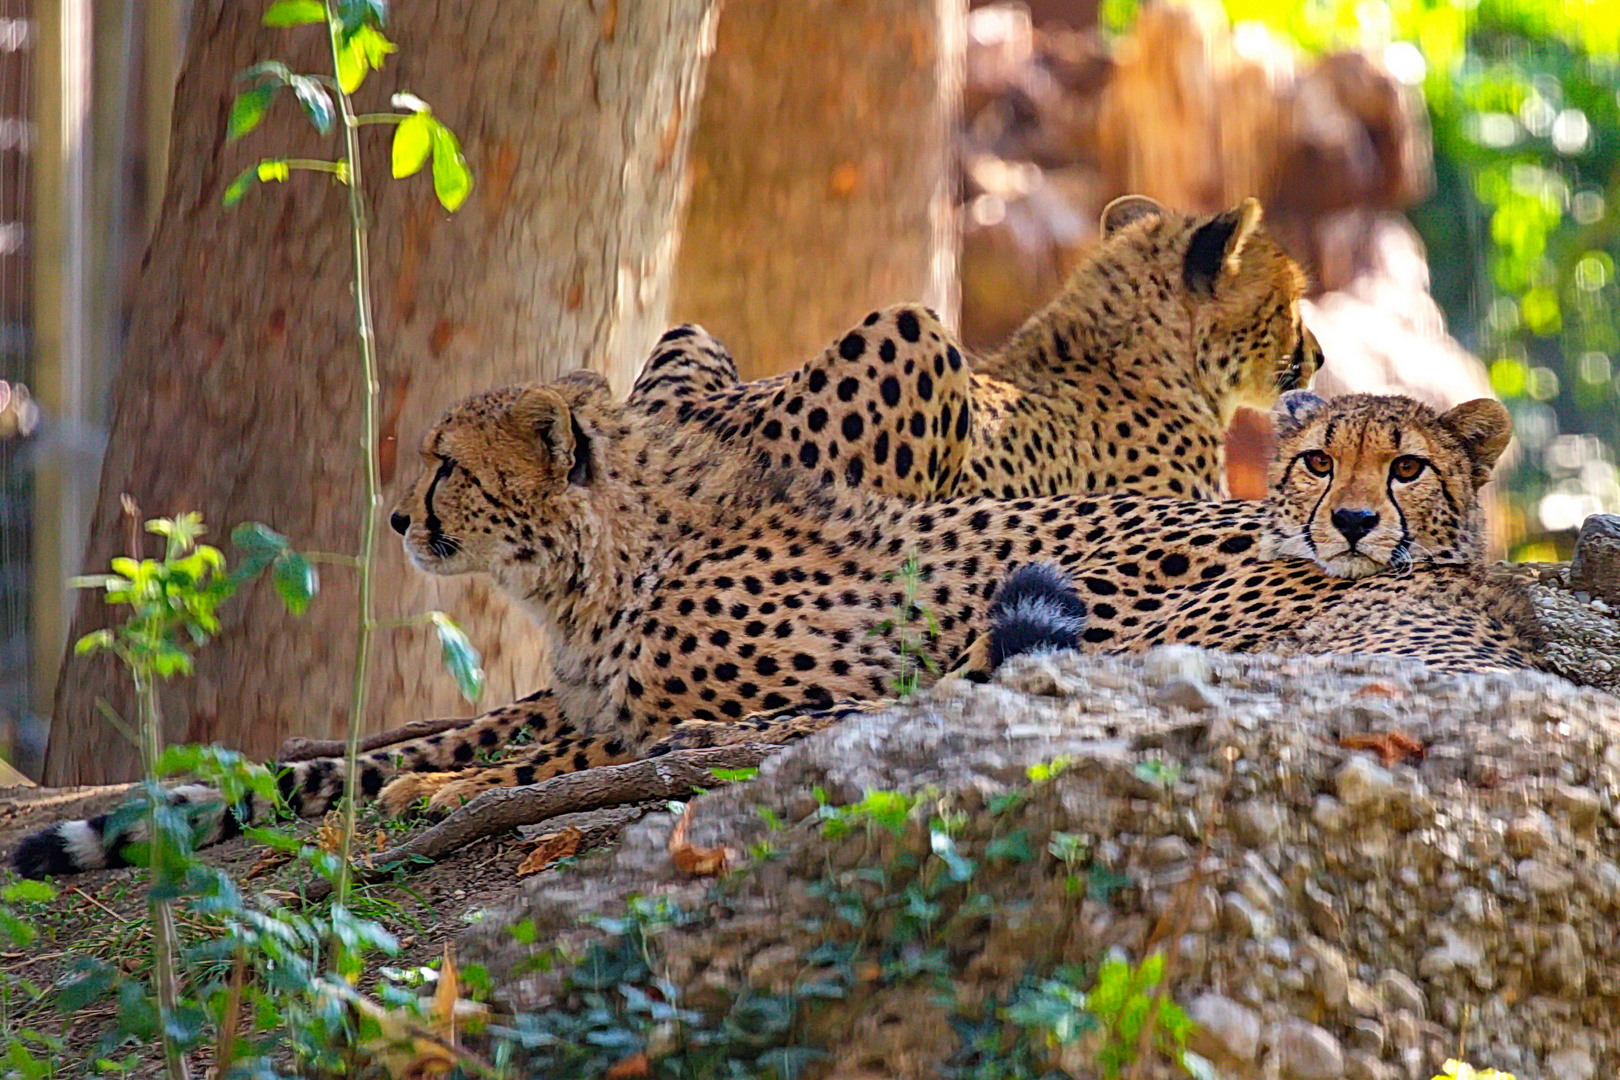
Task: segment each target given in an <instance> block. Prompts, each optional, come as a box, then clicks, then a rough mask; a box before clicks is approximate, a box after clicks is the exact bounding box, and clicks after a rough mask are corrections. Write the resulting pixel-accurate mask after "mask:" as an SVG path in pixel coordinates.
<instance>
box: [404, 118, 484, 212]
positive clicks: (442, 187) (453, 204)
mask: <svg viewBox="0 0 1620 1080" xmlns="http://www.w3.org/2000/svg"><path fill="white" fill-rule="evenodd" d="M431 123H432V125H433V128H432V131H433V193H434V194H435V195H437V196H438V197H439V203H440V205H442V206H443V207H444V208H445V209H446V210H448V211H450V212H451V213H452V214H453V213H455V212H456V211H457V210H459V209H461V204H462V203H464V202H466V201H467V196H468V195H470V194H472V186H473V179H472V173H471V171H469V170H468V168H467V159H466V158H465V157H463V156H462V154H461V143H460V142H459V141H458V140H457V139H456V135H455V132H453V131H451V130H450V129H449V128H447V127H445V126H444V125H443V124H441V123H440V122H439V121H438V120H437V119H432V120H431ZM401 126H403V125H401Z"/></svg>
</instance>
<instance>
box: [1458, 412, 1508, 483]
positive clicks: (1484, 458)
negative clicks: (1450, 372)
mask: <svg viewBox="0 0 1620 1080" xmlns="http://www.w3.org/2000/svg"><path fill="white" fill-rule="evenodd" d="M1440 425H1441V426H1442V427H1444V428H1446V429H1447V430H1448V431H1450V432H1451V433H1452V434H1453V435H1456V436H1457V438H1459V439H1461V440H1462V442H1463V445H1464V446H1466V447H1467V448H1468V456H1469V457H1470V458H1472V459H1473V462H1474V486H1475V487H1482V486H1484V484H1485V483H1486V482H1487V481H1488V480H1490V478H1491V467H1492V466H1493V465H1495V464H1496V459H1497V458H1499V457H1501V456H1502V451H1503V450H1506V449H1507V444H1508V440H1510V439H1512V438H1513V417H1511V416H1509V415H1508V411H1507V409H1506V407H1504V406H1503V404H1502V403H1501V402H1500V401H1497V400H1495V399H1493V398H1475V399H1474V400H1473V401H1465V402H1463V403H1462V404H1461V405H1458V406H1457V407H1456V408H1454V409H1452V410H1451V411H1449V412H1444V413H1441V414H1440Z"/></svg>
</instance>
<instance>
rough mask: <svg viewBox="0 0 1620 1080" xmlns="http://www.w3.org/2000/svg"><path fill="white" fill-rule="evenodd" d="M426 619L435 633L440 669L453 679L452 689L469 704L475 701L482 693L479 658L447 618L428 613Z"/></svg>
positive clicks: (481, 659) (457, 627)
mask: <svg viewBox="0 0 1620 1080" xmlns="http://www.w3.org/2000/svg"><path fill="white" fill-rule="evenodd" d="M428 619H429V621H431V622H432V623H433V629H434V630H435V631H437V632H438V635H439V645H440V647H441V648H442V649H443V650H444V666H445V667H447V668H449V669H450V674H451V675H452V676H454V677H455V680H456V688H457V689H459V690H460V691H461V696H462V697H464V698H466V699H467V700H468V701H469V702H476V701H477V700H478V699H479V697H480V696H481V695H482V694H483V692H484V669H483V668H482V667H481V666H480V665H481V664H482V662H483V658H482V657H480V656H479V655H478V650H477V649H475V648H473V645H472V642H471V641H468V640H467V635H466V634H464V633H462V632H461V627H459V626H457V625H456V624H455V622H454V621H452V620H451V618H450V616H448V615H446V614H445V613H444V612H442V611H430V612H428Z"/></svg>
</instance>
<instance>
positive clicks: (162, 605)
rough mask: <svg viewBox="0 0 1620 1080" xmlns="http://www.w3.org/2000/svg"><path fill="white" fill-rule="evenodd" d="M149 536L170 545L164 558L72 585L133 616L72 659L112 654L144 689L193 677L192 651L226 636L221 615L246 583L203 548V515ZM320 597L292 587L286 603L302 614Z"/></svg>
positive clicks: (116, 564) (159, 527)
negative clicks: (150, 683)
mask: <svg viewBox="0 0 1620 1080" xmlns="http://www.w3.org/2000/svg"><path fill="white" fill-rule="evenodd" d="M257 528H260V529H262V528H263V526H257ZM146 531H147V532H149V533H154V534H156V535H158V536H161V537H163V538H164V554H163V558H161V559H135V558H130V557H127V556H121V557H118V558H115V559H113V560H112V563H111V568H112V573H110V574H92V575H89V576H86V577H77V578H74V579H73V580H72V584H73V585H74V586H76V587H78V588H93V589H101V590H103V592H105V593H106V596H105V599H106V602H107V603H108V604H114V605H123V606H127V607H128V608H129V614H128V616H127V617H126V618H125V620H124V622H122V623H121V624H119V625H118V626H116V627H114V628H112V629H108V630H96V631H93V632H92V633H89V634H86V635H84V636H83V637H81V638H80V639H79V640H78V641H77V642H76V643H75V644H74V646H73V651H74V652H75V653H77V654H78V655H80V656H84V655H87V654H89V653H95V652H101V651H109V652H112V653H113V654H114V655H115V656H117V657H118V658H119V659H120V660H122V661H123V662H124V663H125V664H126V665H127V666H128V667H129V668H130V670H131V671H132V672H133V673H135V675H136V678H137V681H140V680H144V679H152V678H159V679H168V678H172V677H173V676H175V675H189V674H191V670H192V663H191V652H192V650H194V649H196V648H197V647H199V646H201V645H204V644H206V643H207V642H208V640H209V639H210V638H212V637H213V636H214V635H215V634H217V633H219V616H218V614H217V612H218V609H219V607H220V605H221V604H223V603H224V602H225V601H227V600H229V599H230V598H231V596H232V595H233V594H234V593H235V592H236V588H237V586H238V585H239V584H240V583H241V581H243V580H245V578H246V575H242V576H232V575H231V574H229V573H227V572H226V568H225V556H224V555H223V554H221V553H220V551H219V549H218V548H215V547H211V546H209V545H207V544H199V543H198V542H197V540H198V538H199V537H201V536H202V535H203V534H204V533H205V532H207V529H206V528H205V527H204V526H203V523H202V515H200V514H196V513H186V514H181V515H180V516H179V517H176V518H154V519H153V520H151V521H148V522H147V523H146ZM264 531H265V532H268V531H269V530H264ZM294 554H296V553H294ZM313 589H314V582H313V581H312V580H310V581H307V582H304V583H302V587H295V586H294V585H293V584H289V585H288V587H287V589H286V590H283V591H282V595H283V596H284V597H288V598H289V606H291V605H292V604H293V603H294V602H297V603H298V604H299V607H300V609H301V608H302V606H303V605H305V604H307V603H308V601H309V596H310V594H311V593H312V592H313Z"/></svg>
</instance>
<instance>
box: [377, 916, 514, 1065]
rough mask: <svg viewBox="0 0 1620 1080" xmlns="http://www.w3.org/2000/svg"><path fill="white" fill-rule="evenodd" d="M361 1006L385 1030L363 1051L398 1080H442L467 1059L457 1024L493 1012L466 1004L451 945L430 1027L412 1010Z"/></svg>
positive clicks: (429, 1018)
mask: <svg viewBox="0 0 1620 1080" xmlns="http://www.w3.org/2000/svg"><path fill="white" fill-rule="evenodd" d="M357 1004H358V1006H359V1008H360V1009H361V1011H362V1012H364V1013H366V1014H367V1015H368V1016H370V1017H372V1018H373V1019H375V1020H376V1021H377V1026H378V1028H379V1029H380V1035H379V1037H378V1038H377V1039H375V1040H371V1041H369V1042H367V1043H365V1044H363V1045H362V1046H361V1049H362V1050H363V1051H365V1052H366V1053H367V1054H368V1055H370V1057H371V1059H372V1061H374V1062H375V1063H376V1064H378V1065H379V1066H381V1067H382V1068H383V1070H384V1071H385V1072H386V1073H387V1074H388V1075H389V1076H390V1077H393V1078H394V1080H441V1078H443V1077H446V1076H449V1075H450V1073H451V1072H452V1071H454V1070H455V1068H456V1065H457V1063H458V1062H459V1061H460V1059H461V1058H462V1057H463V1054H462V1051H461V1050H460V1047H459V1043H458V1041H457V1040H458V1035H457V1031H456V1027H457V1021H458V1020H466V1019H471V1018H476V1017H483V1016H486V1015H487V1014H488V1009H487V1007H485V1006H483V1005H480V1004H478V1003H477V1002H473V1001H463V1000H461V978H460V975H459V973H458V972H457V970H456V962H455V957H454V956H452V955H451V953H450V947H449V946H448V945H446V946H445V950H444V963H443V964H442V965H441V966H440V968H439V984H438V986H437V987H435V988H434V991H433V1004H432V1005H430V1006H429V1007H428V1016H427V1026H426V1027H425V1028H424V1027H422V1026H421V1025H420V1024H419V1022H417V1021H416V1020H415V1018H414V1017H412V1016H411V1014H410V1012H409V1011H408V1010H405V1009H385V1008H383V1007H382V1006H381V1005H378V1004H376V1003H375V1002H372V1001H371V1000H369V999H367V998H359V999H358V1002H357Z"/></svg>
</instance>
